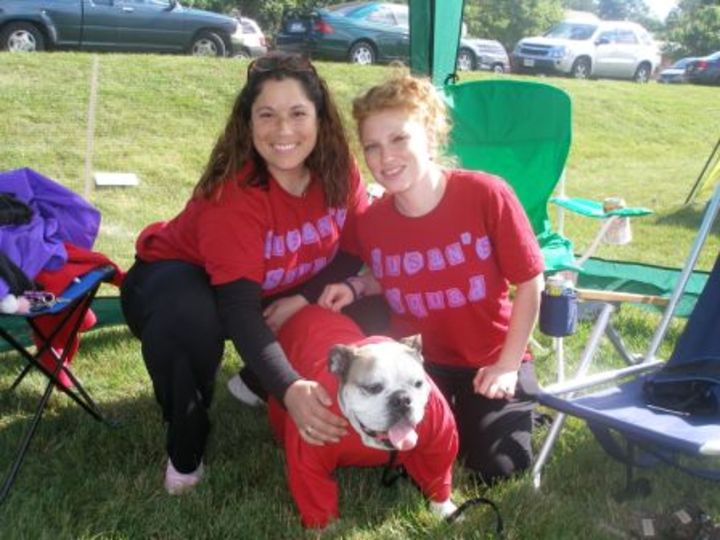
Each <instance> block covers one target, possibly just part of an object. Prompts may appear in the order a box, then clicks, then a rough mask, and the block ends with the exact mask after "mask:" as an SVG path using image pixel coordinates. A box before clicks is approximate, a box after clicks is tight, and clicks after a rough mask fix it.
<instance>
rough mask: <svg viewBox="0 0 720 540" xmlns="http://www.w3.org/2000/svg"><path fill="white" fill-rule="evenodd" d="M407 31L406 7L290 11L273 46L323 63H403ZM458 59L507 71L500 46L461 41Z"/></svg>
mask: <svg viewBox="0 0 720 540" xmlns="http://www.w3.org/2000/svg"><path fill="white" fill-rule="evenodd" d="M409 28H410V27H409V23H408V7H407V5H402V4H389V3H386V2H365V1H363V2H347V3H344V4H338V5H335V6H329V7H327V8H323V9H315V10H310V11H302V10H296V9H294V10H288V11H285V12H284V13H283V18H282V23H281V25H280V32H279V33H278V34H277V36H276V37H275V46H276V48H278V49H280V50H286V51H294V52H303V53H305V54H307V55H309V56H311V57H312V58H317V59H322V60H340V61H350V62H353V63H355V64H375V63H388V62H392V61H394V60H397V61H401V62H404V63H408V61H409V58H410V29H409ZM498 46H499V48H500V49H502V53H505V54H504V57H503V55H502V53H501V51H500V50H499V49H498ZM461 53H462V54H461ZM458 57H459V59H458V64H459V65H458V69H493V70H495V71H499V69H500V67H499V66H500V65H502V67H503V70H507V68H508V67H509V61H508V58H507V53H506V52H505V50H504V49H503V48H502V45H500V44H499V43H497V42H491V41H488V40H480V39H474V38H461V40H460V47H459V49H458ZM460 60H462V62H460Z"/></svg>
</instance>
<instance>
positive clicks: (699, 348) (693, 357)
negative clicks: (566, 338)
mask: <svg viewBox="0 0 720 540" xmlns="http://www.w3.org/2000/svg"><path fill="white" fill-rule="evenodd" d="M719 209H720V184H719V185H718V186H717V187H716V189H715V193H714V195H713V197H712V198H711V200H710V203H709V204H708V206H707V208H706V211H705V215H704V217H703V220H702V223H701V225H700V230H699V232H698V234H697V237H696V239H695V242H694V243H693V246H692V249H691V251H690V254H689V256H688V259H687V261H686V263H685V266H684V267H683V270H682V273H681V275H680V277H679V280H678V283H677V285H676V287H675V290H674V292H673V294H672V296H671V297H670V299H669V301H668V305H667V307H666V309H665V311H664V313H663V317H662V319H661V321H660V324H659V325H658V328H657V329H656V331H655V333H654V334H653V337H652V339H651V342H650V345H649V347H648V350H647V352H646V353H645V355H644V356H643V359H642V361H641V362H640V363H638V364H636V365H632V366H628V367H626V368H621V369H616V370H611V371H608V372H602V373H597V374H593V375H586V373H587V371H588V369H589V367H590V364H591V362H592V359H593V354H594V352H595V351H594V348H595V347H596V337H597V336H595V335H593V336H591V338H590V340H589V342H588V346H587V347H586V351H585V353H584V354H583V358H582V361H581V362H580V366H579V367H578V372H577V374H576V377H575V378H574V379H573V380H572V381H567V382H563V383H557V384H555V385H551V386H549V387H546V388H544V389H543V390H542V391H541V393H540V394H539V396H538V401H539V402H540V403H541V404H542V405H545V406H547V407H550V408H552V409H555V410H557V411H559V414H558V415H557V417H556V419H555V421H554V423H553V426H552V428H551V429H550V432H549V434H548V437H547V439H546V441H545V444H544V445H543V448H542V450H541V452H540V454H539V456H538V462H537V463H536V465H535V468H534V470H533V473H534V476H535V485H536V486H539V480H540V470H541V467H542V464H543V463H544V462H545V461H546V459H547V457H548V455H549V452H550V451H551V449H552V446H553V444H554V442H555V440H556V438H557V436H558V435H559V432H560V429H561V427H562V423H563V421H564V419H565V415H567V414H569V415H572V416H576V417H578V418H581V419H584V420H585V421H587V423H588V425H589V426H590V428H591V430H592V431H593V433H594V434H595V435H596V437H597V438H598V441H599V442H600V443H601V445H602V446H603V448H605V450H607V451H608V453H609V454H610V455H611V456H613V457H614V458H616V459H618V460H620V461H621V462H622V463H624V464H625V465H626V494H627V495H632V494H634V492H635V490H634V488H635V487H636V486H637V485H638V484H636V483H635V482H634V481H633V470H634V467H635V466H641V467H642V466H650V465H652V464H655V463H657V462H665V463H669V464H672V465H675V466H677V467H679V468H680V469H682V470H684V471H686V472H688V473H690V474H695V475H698V476H702V477H705V478H711V479H716V480H720V467H710V466H706V465H705V464H703V465H701V466H699V467H698V466H695V465H692V466H691V465H689V464H688V463H686V460H684V459H683V456H685V457H687V456H690V457H694V458H702V457H706V458H707V457H713V456H714V457H715V461H714V464H715V465H718V464H719V463H720V461H718V460H717V458H718V457H720V410H718V411H715V413H714V414H710V415H705V416H702V415H691V414H687V412H685V411H679V410H670V409H668V408H664V409H659V408H658V407H657V406H654V405H653V404H651V403H649V402H648V400H647V396H646V395H645V393H644V392H643V387H644V385H645V384H646V383H647V381H649V380H651V378H653V377H657V374H658V373H660V369H661V367H663V366H665V370H667V369H669V368H672V369H673V370H677V369H678V368H682V366H683V365H687V364H690V363H692V362H695V361H698V360H705V361H708V360H711V361H712V362H713V364H712V365H714V366H715V368H714V369H715V373H716V374H718V373H720V337H719V336H720V256H718V259H717V261H716V263H715V266H714V269H713V271H712V272H711V274H710V278H709V279H708V281H707V283H706V285H705V288H704V290H703V292H702V294H701V295H700V298H699V299H698V302H697V304H696V306H695V308H694V311H693V313H692V314H691V316H690V319H689V320H688V322H687V325H686V327H685V329H684V331H683V333H682V335H681V337H680V339H679V340H678V342H677V344H676V347H675V349H674V352H673V354H672V356H671V358H670V359H669V360H668V362H667V363H664V362H662V361H661V360H659V359H658V358H657V357H656V354H657V351H658V349H659V347H660V345H661V343H662V341H663V338H664V336H665V333H666V331H667V327H668V325H669V323H670V321H671V319H672V317H673V314H674V312H675V310H676V308H677V306H678V303H679V302H680V299H681V297H682V294H683V291H684V289H685V287H686V284H687V282H688V280H689V279H690V277H691V274H692V270H693V268H694V267H695V264H696V262H697V259H698V255H699V253H700V251H701V248H702V245H703V243H704V241H705V239H706V238H707V236H708V234H709V233H710V230H711V227H712V224H713V222H714V220H715V219H716V218H717V216H718V212H719ZM608 309H610V308H608ZM604 316H607V315H604ZM628 377H632V379H630V380H629V381H627V382H622V383H620V384H618V383H617V381H623V380H625V379H627V378H628ZM716 379H717V376H716ZM599 385H601V386H602V389H600V390H594V389H595V388H597V387H598V386H599ZM718 386H720V385H718ZM590 391H592V393H587V392H590ZM580 392H582V393H580ZM716 392H718V395H717V397H718V400H720V388H717V389H716ZM613 434H615V436H617V435H618V434H619V435H620V438H621V439H624V440H625V442H626V447H625V448H623V447H622V446H621V445H620V444H618V441H617V438H614V435H613ZM638 450H640V453H638ZM711 463H712V460H711ZM640 485H642V484H640Z"/></svg>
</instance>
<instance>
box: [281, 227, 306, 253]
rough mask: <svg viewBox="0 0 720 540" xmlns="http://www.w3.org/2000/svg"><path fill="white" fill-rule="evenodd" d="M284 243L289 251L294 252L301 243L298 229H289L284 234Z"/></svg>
mask: <svg viewBox="0 0 720 540" xmlns="http://www.w3.org/2000/svg"><path fill="white" fill-rule="evenodd" d="M285 243H286V244H287V248H288V249H289V250H290V253H295V252H296V251H297V250H298V249H300V246H301V245H302V237H301V236H300V231H299V230H298V229H290V230H289V231H288V232H287V233H286V234H285Z"/></svg>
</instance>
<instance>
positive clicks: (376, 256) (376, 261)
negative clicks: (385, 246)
mask: <svg viewBox="0 0 720 540" xmlns="http://www.w3.org/2000/svg"><path fill="white" fill-rule="evenodd" d="M370 260H371V261H372V273H373V275H374V276H375V277H376V278H377V279H381V278H382V277H383V263H382V252H381V251H380V250H379V249H378V248H375V249H373V250H371V251H370Z"/></svg>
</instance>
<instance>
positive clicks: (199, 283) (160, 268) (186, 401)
mask: <svg viewBox="0 0 720 540" xmlns="http://www.w3.org/2000/svg"><path fill="white" fill-rule="evenodd" d="M121 301H122V309H123V313H124V315H125V319H126V321H127V323H128V326H129V327H130V330H131V331H132V333H133V334H134V335H135V336H136V337H137V338H138V339H140V341H141V342H142V355H143V359H144V361H145V366H146V367H147V370H148V373H149V374H150V378H151V379H152V382H153V388H154V390H155V397H156V399H157V401H158V403H159V404H160V407H161V408H162V413H163V418H164V420H165V422H167V443H166V445H167V453H168V456H169V457H170V459H171V460H172V463H173V465H174V466H175V468H176V469H177V470H178V471H180V472H181V473H190V472H192V471H194V470H195V469H197V467H198V466H199V465H200V462H201V461H202V458H203V454H204V453H205V447H206V444H207V439H208V434H209V432H210V421H209V418H208V409H209V408H210V403H211V401H212V396H213V388H214V384H215V376H216V374H217V371H218V368H219V366H220V361H221V359H222V354H223V347H224V336H223V333H222V326H221V324H220V320H219V317H218V310H217V303H216V300H215V295H214V292H213V289H212V287H211V286H210V283H209V280H208V277H207V274H206V273H205V272H204V270H203V269H202V268H200V267H198V266H195V265H192V264H188V263H184V262H181V261H161V262H154V263H143V262H140V261H137V262H136V263H135V264H134V265H133V266H132V267H131V268H130V270H129V272H128V274H127V276H126V277H125V280H124V282H123V285H122V289H121Z"/></svg>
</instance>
